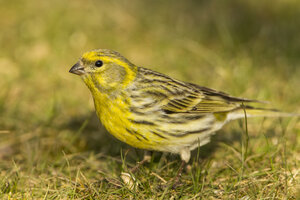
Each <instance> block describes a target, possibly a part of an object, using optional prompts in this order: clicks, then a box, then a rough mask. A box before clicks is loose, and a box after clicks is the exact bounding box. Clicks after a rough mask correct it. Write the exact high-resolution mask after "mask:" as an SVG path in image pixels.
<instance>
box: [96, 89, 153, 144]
mask: <svg viewBox="0 0 300 200" xmlns="http://www.w3.org/2000/svg"><path fill="white" fill-rule="evenodd" d="M125 98H126V97H124V96H122V95H120V96H119V97H117V98H114V99H111V98H110V97H109V96H107V95H105V94H101V95H98V96H96V97H95V96H94V103H95V108H96V113H97V115H98V117H99V119H100V121H101V123H102V124H103V125H104V126H105V128H106V130H107V131H108V132H109V133H110V134H112V135H113V136H114V137H116V138H117V139H119V140H121V141H122V142H125V143H127V144H129V145H131V146H133V147H136V148H141V149H153V144H152V142H151V141H149V140H144V139H143V138H140V140H138V139H137V136H138V135H137V134H139V135H141V134H143V135H144V134H147V133H146V132H147V129H144V130H143V127H138V126H136V125H135V124H133V123H132V122H131V121H130V120H132V117H133V116H132V114H131V112H130V111H129V107H130V104H128V103H129V101H130V99H125ZM133 130H136V131H133ZM145 138H146V137H145Z"/></svg>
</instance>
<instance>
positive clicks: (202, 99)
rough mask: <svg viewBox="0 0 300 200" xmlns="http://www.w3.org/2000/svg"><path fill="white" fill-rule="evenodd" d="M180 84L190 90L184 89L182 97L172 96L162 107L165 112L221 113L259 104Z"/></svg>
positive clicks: (207, 89) (187, 84) (196, 86)
mask: <svg viewBox="0 0 300 200" xmlns="http://www.w3.org/2000/svg"><path fill="white" fill-rule="evenodd" d="M174 84H176V82H174ZM177 84H178V83H177ZM180 84H185V86H187V87H188V88H189V90H187V89H186V88H184V87H182V89H183V90H184V92H183V93H181V95H173V96H171V97H172V98H170V99H169V101H168V102H167V103H166V104H165V105H164V106H162V109H163V110H164V111H165V112H169V113H172V112H174V113H182V112H190V113H203V114H204V113H220V112H229V111H233V110H236V109H239V108H241V106H242V104H243V103H249V102H259V101H256V100H250V99H243V98H237V97H232V96H230V95H228V94H226V93H224V92H219V91H216V90H213V89H210V88H206V87H202V86H198V85H195V84H192V83H184V82H181V83H180ZM182 94H184V95H182Z"/></svg>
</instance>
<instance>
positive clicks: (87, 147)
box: [0, 0, 300, 200]
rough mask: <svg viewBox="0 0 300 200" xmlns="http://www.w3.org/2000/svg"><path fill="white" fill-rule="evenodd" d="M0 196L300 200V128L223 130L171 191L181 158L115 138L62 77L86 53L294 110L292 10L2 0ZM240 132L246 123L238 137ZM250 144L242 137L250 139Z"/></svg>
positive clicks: (299, 61)
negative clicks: (128, 181)
mask: <svg viewBox="0 0 300 200" xmlns="http://www.w3.org/2000/svg"><path fill="white" fill-rule="evenodd" d="M0 4H1V7H0V25H1V32H0V42H1V47H0V76H1V79H0V85H1V90H0V198H1V199H121V198H123V199H244V200H246V199H299V198H300V170H299V169H300V145H299V143H300V121H299V118H297V117H292V118H284V119H279V118H258V119H248V120H247V123H245V120H240V121H235V122H231V123H230V124H228V125H226V126H225V127H224V128H223V129H222V130H220V131H219V132H218V133H217V134H216V135H215V136H214V137H213V138H212V142H211V143H210V144H208V145H206V146H203V147H201V148H199V149H197V150H195V151H194V152H193V156H192V159H191V162H190V163H189V166H188V167H187V168H186V169H185V171H184V173H183V175H182V178H181V181H182V185H179V186H178V187H176V188H173V187H172V180H173V179H172V178H173V177H174V176H175V175H176V173H177V170H178V167H179V165H180V158H179V157H178V156H176V155H169V154H162V153H159V152H154V153H153V154H152V157H151V161H150V163H146V164H145V165H144V166H142V167H141V168H140V169H139V170H138V171H137V172H135V173H134V174H133V175H134V177H135V183H134V184H133V185H135V186H136V187H135V188H130V187H128V186H127V185H125V184H124V183H123V182H122V180H121V178H120V175H121V173H122V172H128V169H129V168H130V167H132V166H134V165H135V164H136V162H138V161H140V160H141V159H142V157H143V151H142V150H137V149H134V148H131V147H130V146H127V145H126V144H122V143H121V142H119V141H117V140H116V139H114V138H113V137H112V136H110V135H109V134H108V133H107V132H106V131H105V129H104V127H102V125H101V124H100V123H99V122H98V119H97V117H96V116H95V112H94V107H93V102H92V98H91V95H90V93H89V91H88V89H87V88H86V86H85V85H84V84H83V82H82V81H81V80H80V79H79V77H77V76H74V75H72V74H70V73H68V70H69V69H70V67H71V66H72V65H73V64H75V63H76V62H77V60H78V58H79V57H80V55H81V54H82V53H83V52H85V51H87V50H91V49H95V48H109V49H113V50H116V51H118V52H120V53H122V54H123V55H124V56H125V57H127V58H128V59H129V60H131V61H132V62H133V63H135V64H137V65H140V66H144V67H148V68H150V69H153V70H157V71H160V72H162V73H165V74H168V75H170V76H172V77H175V78H177V79H180V80H185V81H190V82H193V83H197V84H199V85H203V86H207V87H211V88H215V89H217V90H222V91H226V92H228V93H230V94H232V95H234V96H239V97H247V98H254V99H259V100H264V101H269V102H271V103H270V104H266V105H265V106H266V107H269V108H271V107H275V108H278V109H280V110H284V111H286V112H298V113H300V107H299V101H300V90H299V86H300V79H299V77H300V56H299V55H300V54H299V52H300V40H299V32H300V21H299V20H297V19H299V18H300V13H299V9H300V3H299V1H296V0H275V1H272V3H270V1H267V0H262V1H259V2H252V1H250V0H246V1H240V0H229V1H224V2H223V1H222V2H219V1H217V0H212V1H192V0H188V1H181V2H179V1H178V2H176V3H175V2H174V1H171V0H166V1H157V0H154V1H151V3H150V2H146V1H143V2H142V1H138V0H133V1H131V4H128V2H126V1H122V0H113V1H94V0H87V1H66V0H62V1H59V0H54V1H37V0H31V1H25V0H21V1H16V0H13V1H2V2H1V3H0ZM246 125H247V126H246ZM247 135H248V139H247Z"/></svg>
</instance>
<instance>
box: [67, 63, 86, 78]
mask: <svg viewBox="0 0 300 200" xmlns="http://www.w3.org/2000/svg"><path fill="white" fill-rule="evenodd" d="M69 72H70V73H73V74H77V75H82V74H84V73H85V71H84V68H83V66H82V65H81V64H80V63H79V62H77V63H76V64H75V65H73V67H72V68H71V69H70V71H69Z"/></svg>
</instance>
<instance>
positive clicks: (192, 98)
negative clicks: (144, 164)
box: [70, 49, 289, 162]
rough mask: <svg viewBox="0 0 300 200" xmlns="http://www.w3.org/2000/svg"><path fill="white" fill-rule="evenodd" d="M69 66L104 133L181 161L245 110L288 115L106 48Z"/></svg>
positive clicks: (262, 113)
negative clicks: (176, 156)
mask: <svg viewBox="0 0 300 200" xmlns="http://www.w3.org/2000/svg"><path fill="white" fill-rule="evenodd" d="M70 72H71V73H74V74H77V75H80V76H81V77H82V79H83V81H84V82H85V84H86V85H87V86H88V88H89V89H90V91H91V93H92V96H93V98H94V103H95V108H96V112H97V115H98V117H99V119H100V120H101V122H102V124H103V125H104V126H105V127H106V129H107V130H108V132H109V133H111V134H112V135H114V136H115V137H116V138H118V139H119V140H121V141H123V142H125V143H127V144H129V145H131V146H133V147H136V148H140V149H146V150H156V151H163V152H171V153H175V154H179V155H180V157H181V159H182V160H183V161H184V162H188V161H189V160H190V156H191V153H190V152H191V150H193V149H195V148H196V147H198V146H201V145H204V144H206V143H208V142H209V141H210V137H211V135H212V134H214V133H215V132H216V131H217V130H219V129H221V128H222V126H223V125H224V124H226V123H227V122H229V121H231V120H234V119H238V118H244V117H245V112H246V114H247V117H253V116H288V115H289V114H285V113H280V112H277V111H275V110H268V109H261V108H254V107H251V106H249V105H245V104H247V103H250V102H259V101H256V100H249V99H244V98H237V97H232V96H230V95H228V94H226V93H224V92H219V91H216V90H213V89H209V88H206V87H202V86H198V85H196V84H193V83H187V82H183V81H179V80H176V79H174V78H171V77H169V76H167V75H164V74H161V73H159V72H155V71H152V70H150V69H146V68H142V67H138V66H136V65H134V64H132V63H131V62H129V61H128V60H127V59H126V58H124V57H123V56H121V55H120V54H119V53H118V52H115V51H112V50H106V49H99V50H94V51H90V52H86V53H84V54H83V56H82V57H81V58H80V60H79V62H77V63H76V64H75V65H74V66H73V67H72V68H71V69H70ZM244 111H245V112H244Z"/></svg>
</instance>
